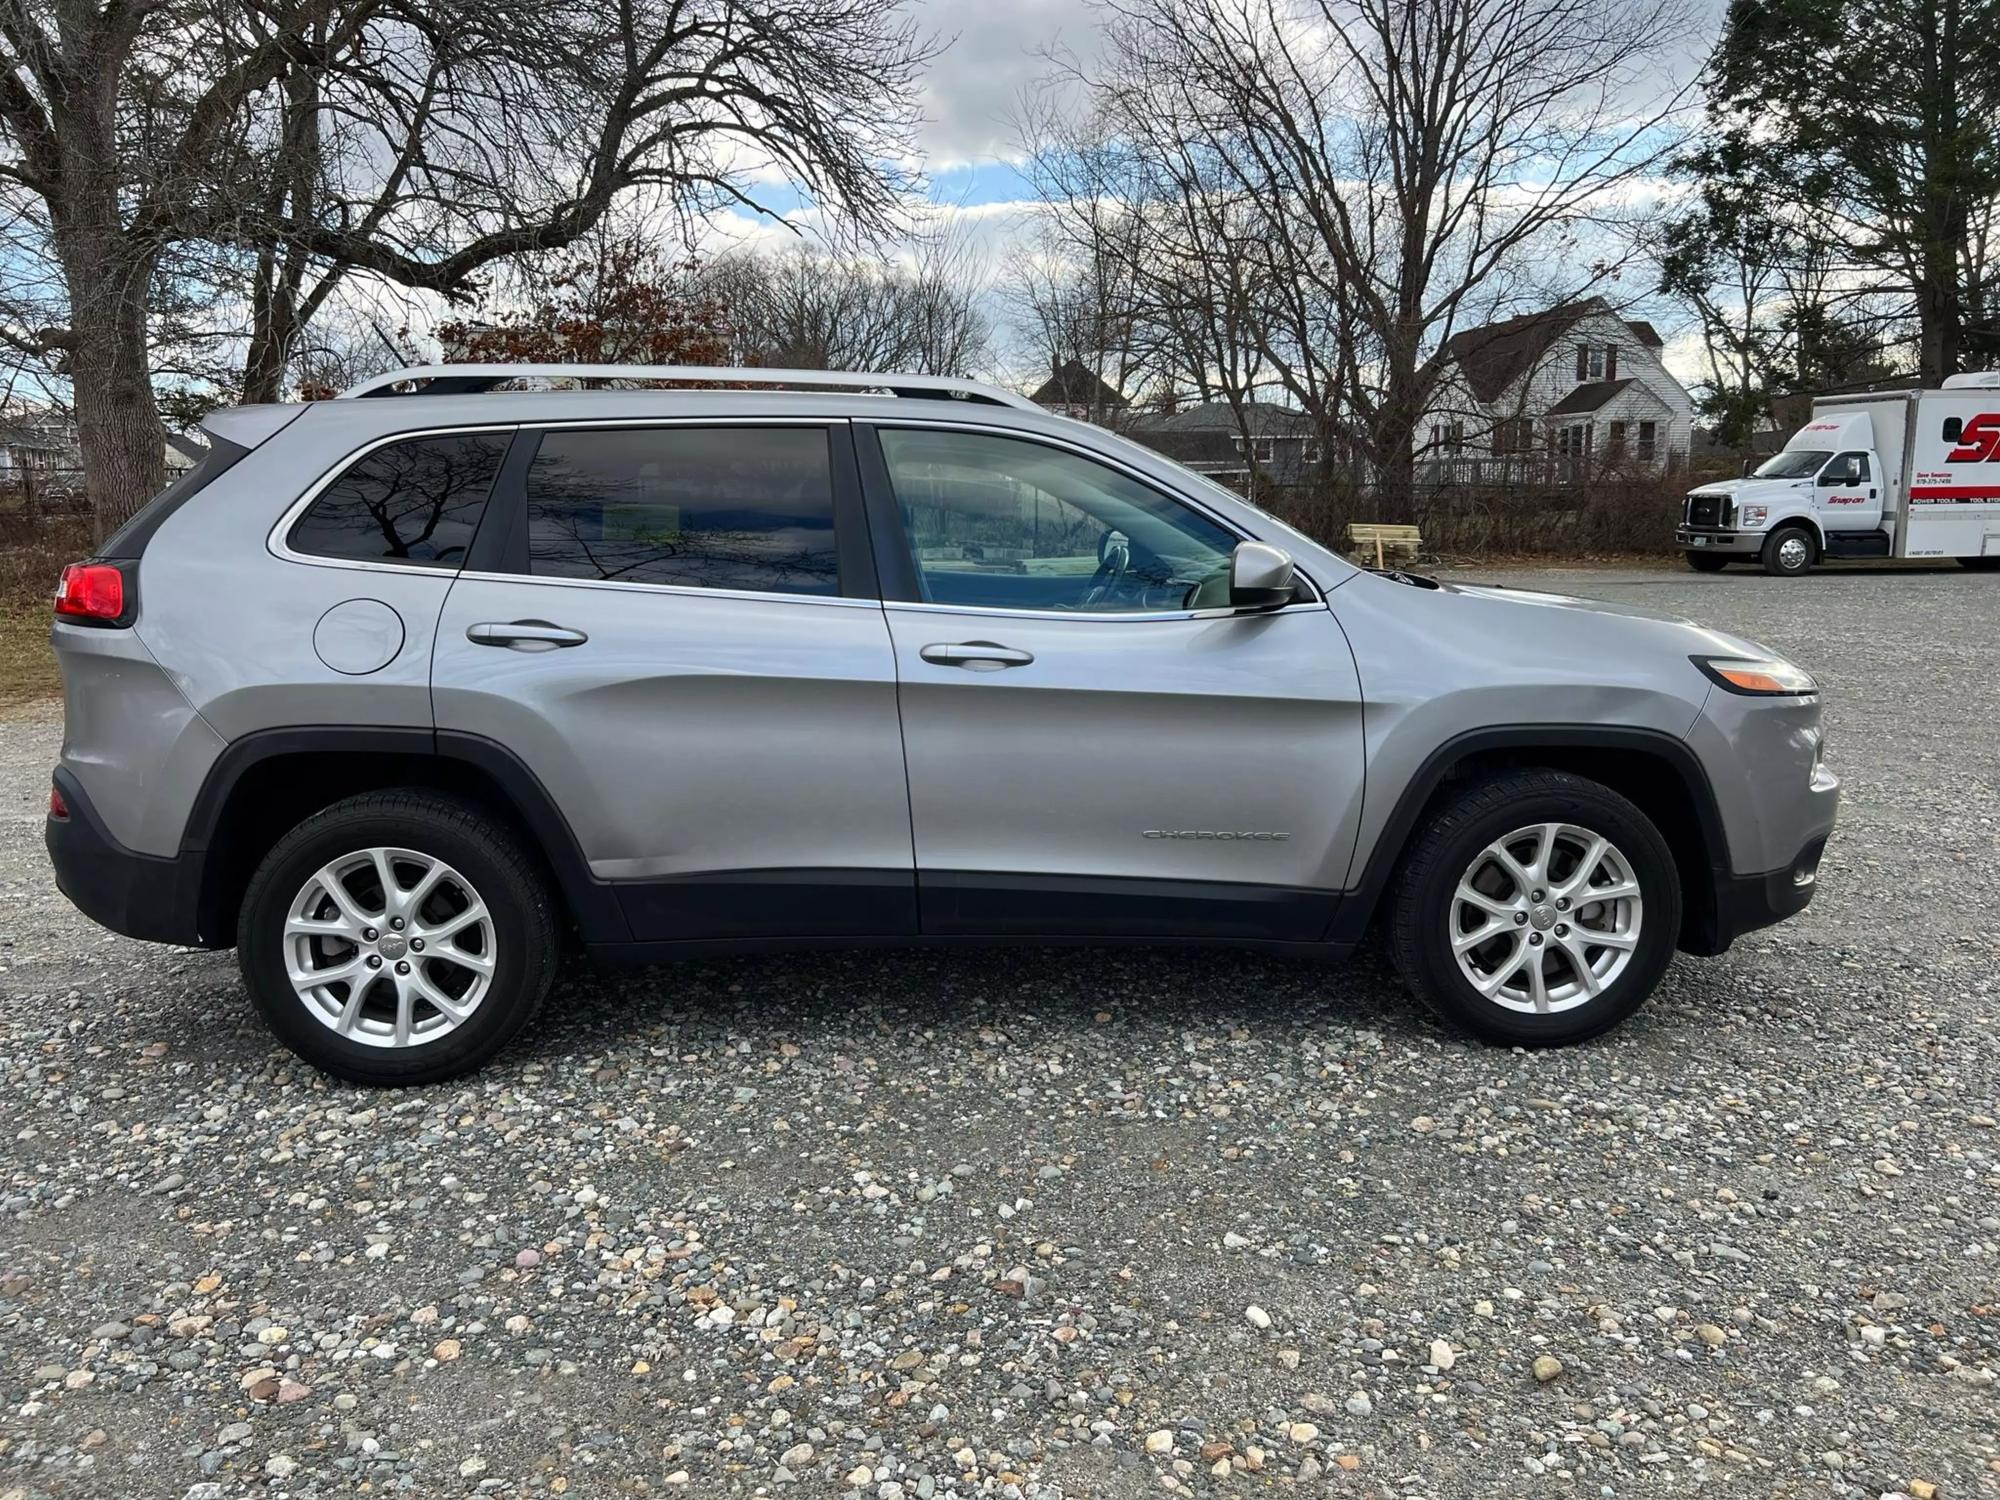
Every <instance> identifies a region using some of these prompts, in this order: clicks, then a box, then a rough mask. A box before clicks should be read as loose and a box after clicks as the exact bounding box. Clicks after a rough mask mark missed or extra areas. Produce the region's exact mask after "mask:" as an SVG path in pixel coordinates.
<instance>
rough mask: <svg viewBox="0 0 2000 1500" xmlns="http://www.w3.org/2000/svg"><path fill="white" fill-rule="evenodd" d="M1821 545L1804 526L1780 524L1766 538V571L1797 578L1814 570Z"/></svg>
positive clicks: (1764, 555)
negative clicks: (1813, 566) (1819, 545)
mask: <svg viewBox="0 0 2000 1500" xmlns="http://www.w3.org/2000/svg"><path fill="white" fill-rule="evenodd" d="M1818 561H1819V547H1818V545H1817V544H1816V543H1815V542H1814V541H1813V534H1812V533H1811V532H1810V531H1808V530H1806V528H1805V527H1803V526H1780V527H1779V528H1778V529H1777V530H1776V531H1774V532H1772V533H1771V534H1770V535H1769V536H1768V537H1766V538H1765V539H1764V554H1763V563H1764V571H1765V572H1766V573H1769V574H1771V575H1772V576H1773V577H1776V578H1796V577H1798V576H1799V575H1800V574H1801V573H1809V572H1811V571H1812V565H1813V564H1814V563H1816V562H1818Z"/></svg>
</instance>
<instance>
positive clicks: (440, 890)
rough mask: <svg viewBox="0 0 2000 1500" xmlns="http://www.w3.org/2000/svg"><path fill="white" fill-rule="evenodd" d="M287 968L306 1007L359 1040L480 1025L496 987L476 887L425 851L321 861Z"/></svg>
mask: <svg viewBox="0 0 2000 1500" xmlns="http://www.w3.org/2000/svg"><path fill="white" fill-rule="evenodd" d="M284 954H285V969H286V972H287V974H288V975H289V976H290V978H291V982H292V989H293V990H294V991H295V992H296V993H297V995H298V997H299V999H300V1001H301V1002H303V1003H304V1005H305V1008H306V1010H307V1012H308V1013H309V1014H310V1015H311V1016H312V1017H313V1018H314V1019H315V1020H317V1021H319V1022H320V1023H321V1024H322V1025H324V1026H325V1027H327V1028H328V1029H329V1030H331V1031H333V1032H334V1033H336V1034H337V1035H339V1036H343V1037H346V1038H347V1039H348V1040H349V1041H353V1042H358V1043H360V1044H362V1045H363V1046H368V1047H412V1046H420V1045H423V1044H424V1043H427V1042H433V1041H436V1040H437V1039H438V1038H439V1037H442V1036H444V1035H446V1034H447V1033H449V1032H452V1031H455V1030H457V1029H458V1028H459V1027H460V1026H462V1025H464V1024H465V1022H466V1021H468V1020H469V1019H471V1017H472V1014H473V1012H474V1011H476V1010H477V1009H478V1008H479V1004H480V1002H481V1001H482V1000H483V999H485V997H486V994H487V991H488V990H489V989H490V988H491V986H492V983H493V967H494V962H495V957H496V954H495V933H494V927H493V918H492V915H491V913H489V912H488V910H487V907H486V903H485V902H484V901H482V900H481V899H480V896H479V892H478V891H476V890H474V889H473V887H472V883H471V882H470V881H469V880H467V879H466V878H465V877H464V876H463V875H461V874H459V873H458V871H456V870H454V869H453V868H452V867H451V866H449V865H447V864H445V863H444V862H443V861H442V860H439V859H435V858H433V857H432V856H430V855H428V854H424V853H421V852H419V851H417V850H415V849H394V848H372V849H357V850H355V851H353V852H352V853H349V854H344V855H342V856H341V857H340V858H338V859H335V860H332V861H330V862H328V863H327V864H325V865H322V866H321V867H320V868H319V870H318V871H316V872H315V873H314V874H313V875H312V877H311V878H310V879H308V880H307V881H306V883H305V884H304V885H303V886H302V887H300V889H299V893H298V895H297V896H296V897H295V898H294V899H293V901H292V904H291V907H290V908H289V910H288V912H287V915H286V918H285V942H284Z"/></svg>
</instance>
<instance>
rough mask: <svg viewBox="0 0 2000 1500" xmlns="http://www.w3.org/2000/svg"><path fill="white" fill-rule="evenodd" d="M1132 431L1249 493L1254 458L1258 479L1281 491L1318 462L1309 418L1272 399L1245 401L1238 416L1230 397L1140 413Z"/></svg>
mask: <svg viewBox="0 0 2000 1500" xmlns="http://www.w3.org/2000/svg"><path fill="white" fill-rule="evenodd" d="M1129 430H1130V435H1131V436H1132V437H1133V438H1134V439H1136V440H1137V441H1139V442H1141V443H1144V444H1145V445H1146V446H1147V447H1148V448H1152V449H1155V450H1157V451H1158V452H1160V453H1163V454H1165V455H1166V456H1167V457H1168V458H1171V459H1172V460H1174V462H1175V463H1178V464H1182V465H1184V466H1186V467H1187V468H1190V469H1193V470H1194V471H1195V472H1196V473H1197V474H1203V475H1206V476H1207V477H1208V478H1210V479H1213V480H1215V481H1216V482H1217V483H1219V484H1226V485H1229V486H1230V487H1231V488H1233V489H1238V490H1244V491H1246V492H1247V491H1248V490H1249V489H1250V488H1251V486H1252V483H1253V481H1252V477H1251V470H1252V460H1255V468H1256V473H1257V475H1258V480H1257V482H1260V483H1262V484H1267V485H1270V486H1272V487H1273V488H1280V489H1283V488H1290V487H1292V486H1294V485H1300V484H1304V483H1305V482H1306V481H1307V479H1308V478H1310V477H1311V474H1312V471H1313V469H1314V467H1315V466H1316V465H1317V464H1318V463H1319V460H1320V452H1319V439H1318V436H1317V434H1316V433H1315V432H1314V431H1313V426H1312V420H1311V418H1309V417H1308V416H1307V415H1306V414H1305V413H1304V412H1302V411H1300V410H1298V408H1296V407H1291V406H1279V405H1277V404H1275V403H1274V402H1270V401H1246V402H1244V403H1243V407H1242V417H1241V419H1240V420H1239V419H1238V416H1237V410H1236V408H1235V407H1232V406H1231V405H1230V404H1229V403H1228V402H1227V401H1204V402H1202V403H1201V404H1200V405H1198V406H1188V407H1183V408H1181V409H1179V410H1177V411H1169V412H1158V413H1153V414H1149V415H1147V416H1142V417H1138V418H1136V419H1134V420H1133V421H1132V422H1131V424H1130V429H1129ZM1246 434H1247V435H1246Z"/></svg>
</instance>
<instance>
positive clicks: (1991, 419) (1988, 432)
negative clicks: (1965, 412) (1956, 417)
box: [1944, 411, 2000, 464]
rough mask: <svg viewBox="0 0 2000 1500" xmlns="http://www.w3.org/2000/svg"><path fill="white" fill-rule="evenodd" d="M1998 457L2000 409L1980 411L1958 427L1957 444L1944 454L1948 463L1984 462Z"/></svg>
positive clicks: (1999, 449)
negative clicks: (1962, 425)
mask: <svg viewBox="0 0 2000 1500" xmlns="http://www.w3.org/2000/svg"><path fill="white" fill-rule="evenodd" d="M1996 458H2000V411H1989V412H1981V413H1980V414H1979V415H1978V416H1976V417H1972V418H1969V419H1968V420H1967V421H1966V424H1965V426H1964V427H1962V428H1960V429H1959V434H1958V446H1957V447H1956V448H1954V449H1952V450H1951V452H1949V453H1947V454H1946V455H1945V456H1944V461H1945V462H1946V463H1948V464H1984V463H1991V462H1993V460H1994V459H1996Z"/></svg>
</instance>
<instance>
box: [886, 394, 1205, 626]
mask: <svg viewBox="0 0 2000 1500" xmlns="http://www.w3.org/2000/svg"><path fill="white" fill-rule="evenodd" d="M881 439H882V456H883V459H884V461H885V462H886V463H887V465H888V468H889V479H890V483H891V484H892V485H893V486H894V488H895V491H896V503H897V504H898V505H899V506H900V507H901V509H902V512H903V521H904V525H905V527H906V529H907V531H908V534H909V538H910V547H911V550H912V552H913V553H914V555H915V559H916V564H917V575H918V579H919V581H920V583H921V585H922V589H923V596H924V598H925V599H927V600H930V601H932V602H934V603H938V604H967V605H981V606H988V607H994V606H997V607H1000V608H1004V609H1074V610H1087V611H1090V612H1092V613H1118V612H1129V611H1136V610H1178V609H1186V608H1190V607H1192V603H1191V601H1192V599H1193V595H1194V591H1195V590H1196V588H1198V587H1199V586H1200V585H1201V584H1202V583H1203V582H1209V583H1211V585H1213V584H1215V583H1217V582H1219V581H1220V580H1221V579H1222V578H1224V577H1226V576H1227V573H1228V569H1229V554H1230V552H1231V550H1232V549H1233V548H1234V547H1235V545H1236V538H1235V537H1234V536H1232V535H1231V534H1230V533H1229V532H1228V531H1226V530H1225V529H1224V528H1223V527H1221V526H1219V525H1217V524H1216V523H1215V522H1213V521H1211V520H1209V519H1208V518H1207V517H1206V516H1203V515H1201V514H1200V513H1198V512H1196V511H1194V510H1192V509H1190V508H1189V507H1187V506H1185V505H1182V504H1180V503H1179V502H1178V501H1175V500H1171V499H1169V498H1167V497H1166V496H1165V495H1162V494H1160V493H1159V492H1158V491H1157V490H1153V489H1150V488H1148V487H1147V486H1145V485H1143V484H1141V483H1139V482H1138V481H1137V480H1135V479H1131V478H1128V477H1127V476H1126V475H1124V474H1122V473H1120V472H1119V471H1118V470H1116V469H1112V468H1109V467H1107V466H1105V465H1103V464H1100V463H1095V462H1093V461H1091V460H1090V459H1087V458H1083V457H1081V456H1079V455H1077V454H1074V453H1070V452H1068V451H1066V450H1064V449H1061V448H1051V447H1048V446H1046V445H1044V444H1041V443H1031V442H1025V441H1022V440H1021V439H1018V438H1005V437H992V436H989V435H987V434H984V433H972V432H947V431H940V430H936V429H915V428H910V429H902V430H895V429H891V430H885V431H884V432H882V434H881Z"/></svg>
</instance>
